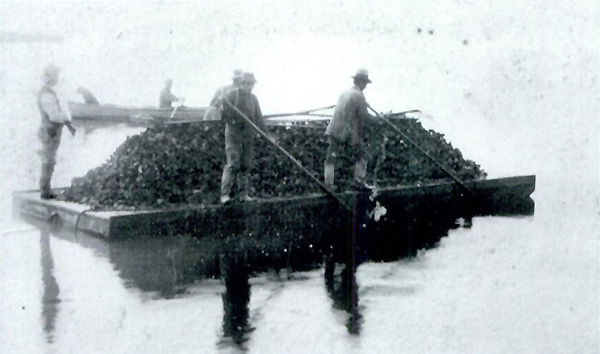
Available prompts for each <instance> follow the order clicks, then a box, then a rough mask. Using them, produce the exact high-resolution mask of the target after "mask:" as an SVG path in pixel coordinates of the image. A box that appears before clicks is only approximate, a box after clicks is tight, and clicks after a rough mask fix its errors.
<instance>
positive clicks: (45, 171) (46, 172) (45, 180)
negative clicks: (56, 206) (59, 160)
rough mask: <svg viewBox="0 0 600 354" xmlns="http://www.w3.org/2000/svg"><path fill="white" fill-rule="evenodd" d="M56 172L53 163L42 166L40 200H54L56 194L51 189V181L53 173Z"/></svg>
mask: <svg viewBox="0 0 600 354" xmlns="http://www.w3.org/2000/svg"><path fill="white" fill-rule="evenodd" d="M53 172H54V164H53V163H43V164H42V175H41V177H40V190H41V193H40V198H42V199H54V198H56V194H54V193H53V192H52V189H51V188H50V180H51V179H52V173H53Z"/></svg>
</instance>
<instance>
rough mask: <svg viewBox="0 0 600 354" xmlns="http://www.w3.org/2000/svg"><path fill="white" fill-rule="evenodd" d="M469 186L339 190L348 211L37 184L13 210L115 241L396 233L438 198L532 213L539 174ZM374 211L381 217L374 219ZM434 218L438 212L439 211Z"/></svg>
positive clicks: (474, 209)
mask: <svg viewBox="0 0 600 354" xmlns="http://www.w3.org/2000/svg"><path fill="white" fill-rule="evenodd" d="M464 186H465V187H466V188H468V190H469V192H468V193H467V192H466V191H465V189H464V188H463V187H462V186H460V185H458V184H457V183H455V182H452V181H444V182H439V183H430V184H423V185H414V186H397V187H386V188H381V189H378V190H377V191H376V192H377V193H376V196H375V197H374V198H373V195H370V194H368V193H357V192H351V191H346V192H341V193H338V194H337V195H336V196H337V197H338V198H339V199H341V200H342V201H346V202H347V205H352V206H353V208H354V210H355V213H354V214H352V213H348V211H347V210H346V209H345V208H343V207H342V206H341V205H340V203H339V201H337V200H336V199H334V198H332V197H331V196H328V195H326V194H312V195H306V196H295V197H286V198H283V197H282V198H270V199H257V200H255V201H251V202H244V203H241V202H234V203H231V204H227V205H220V204H214V205H203V204H197V205H185V206H180V207H172V208H167V209H151V210H137V211H117V210H110V209H108V208H107V209H98V208H92V207H90V206H87V205H82V204H77V203H72V202H65V201H56V200H42V199H40V197H39V191H23V192H15V193H14V194H13V214H14V215H15V216H17V217H23V218H26V219H28V220H31V221H37V222H42V223H45V222H51V223H53V224H55V225H60V226H62V227H65V228H69V229H72V230H74V231H75V232H85V233H89V234H92V235H96V236H100V237H102V238H106V239H109V240H112V239H117V238H127V237H131V236H133V235H140V234H162V233H170V234H177V233H182V232H199V233H208V232H211V233H218V234H240V233H246V234H250V235H252V234H254V235H257V234H269V233H272V232H278V231H274V230H299V231H301V232H314V230H320V231H323V230H330V231H331V232H337V231H336V230H340V229H341V228H348V227H363V228H364V229H365V230H366V231H369V232H384V231H386V232H387V231H392V232H393V230H394V229H397V228H398V227H401V225H402V224H404V223H407V222H410V216H411V215H412V214H413V213H416V212H417V211H425V212H427V210H428V208H429V207H430V206H431V205H434V204H435V205H436V208H435V209H436V210H438V209H440V208H441V209H445V208H447V209H452V210H454V211H456V212H458V214H457V215H458V216H467V217H468V216H474V215H523V214H525V215H527V214H532V213H533V201H532V200H531V198H530V195H531V193H533V192H534V190H535V176H533V175H530V176H517V177H508V178H498V179H484V180H477V181H466V182H464ZM377 203H379V204H377ZM378 205H379V206H383V207H384V208H385V211H386V212H385V214H384V215H381V211H382V210H383V209H381V208H379V209H377V210H376V208H377V206H378ZM440 206H441V207H440ZM432 213H433V212H432ZM376 214H380V215H379V216H380V217H377V218H376V217H375V216H377V215H376ZM459 214H460V215H459ZM356 215H359V217H357V216H356ZM432 217H433V219H435V215H432ZM375 219H378V220H375ZM357 225H358V226H357ZM311 230H313V231H311Z"/></svg>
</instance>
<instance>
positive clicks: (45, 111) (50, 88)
mask: <svg viewBox="0 0 600 354" xmlns="http://www.w3.org/2000/svg"><path fill="white" fill-rule="evenodd" d="M60 70H61V69H60V68H59V67H57V66H55V65H53V64H49V65H47V66H46V67H45V68H44V73H43V76H42V79H43V81H44V85H43V86H42V88H41V89H40V91H39V93H38V98H37V104H38V109H39V111H40V114H41V116H42V122H41V123H42V124H41V126H40V129H39V131H38V138H39V139H40V141H41V142H42V150H41V151H40V153H39V154H40V156H41V158H42V174H41V177H40V189H41V194H40V197H41V198H42V199H52V198H55V197H56V194H54V193H53V192H52V189H51V188H50V180H51V179H52V173H53V172H54V166H55V165H56V151H57V150H58V146H59V145H60V139H61V136H62V128H63V126H64V125H68V126H69V127H70V124H71V113H70V112H69V109H68V106H67V105H66V104H63V105H61V104H60V100H59V97H58V95H57V93H56V90H55V87H56V84H58V78H59V75H60ZM71 129H72V128H71Z"/></svg>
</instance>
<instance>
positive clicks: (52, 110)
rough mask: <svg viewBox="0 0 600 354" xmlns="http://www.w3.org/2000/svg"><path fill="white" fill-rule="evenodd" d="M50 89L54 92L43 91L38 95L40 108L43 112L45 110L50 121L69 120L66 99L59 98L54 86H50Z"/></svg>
mask: <svg viewBox="0 0 600 354" xmlns="http://www.w3.org/2000/svg"><path fill="white" fill-rule="evenodd" d="M50 90H52V91H53V92H54V94H51V93H48V92H44V93H42V95H41V97H40V103H41V105H42V109H43V110H44V112H46V114H48V118H49V119H50V121H52V122H55V123H65V122H70V121H71V112H70V111H69V106H68V104H67V102H66V100H62V99H60V98H59V95H58V93H57V92H56V90H55V89H54V88H50Z"/></svg>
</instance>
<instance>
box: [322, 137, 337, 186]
mask: <svg viewBox="0 0 600 354" xmlns="http://www.w3.org/2000/svg"><path fill="white" fill-rule="evenodd" d="M327 140H328V141H329V146H328V147H327V155H326V156H325V166H324V171H323V175H324V176H323V177H324V180H325V185H327V187H330V188H334V187H335V186H334V177H335V161H336V159H337V155H338V154H339V142H338V141H337V139H336V138H334V137H331V136H329V137H327Z"/></svg>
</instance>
